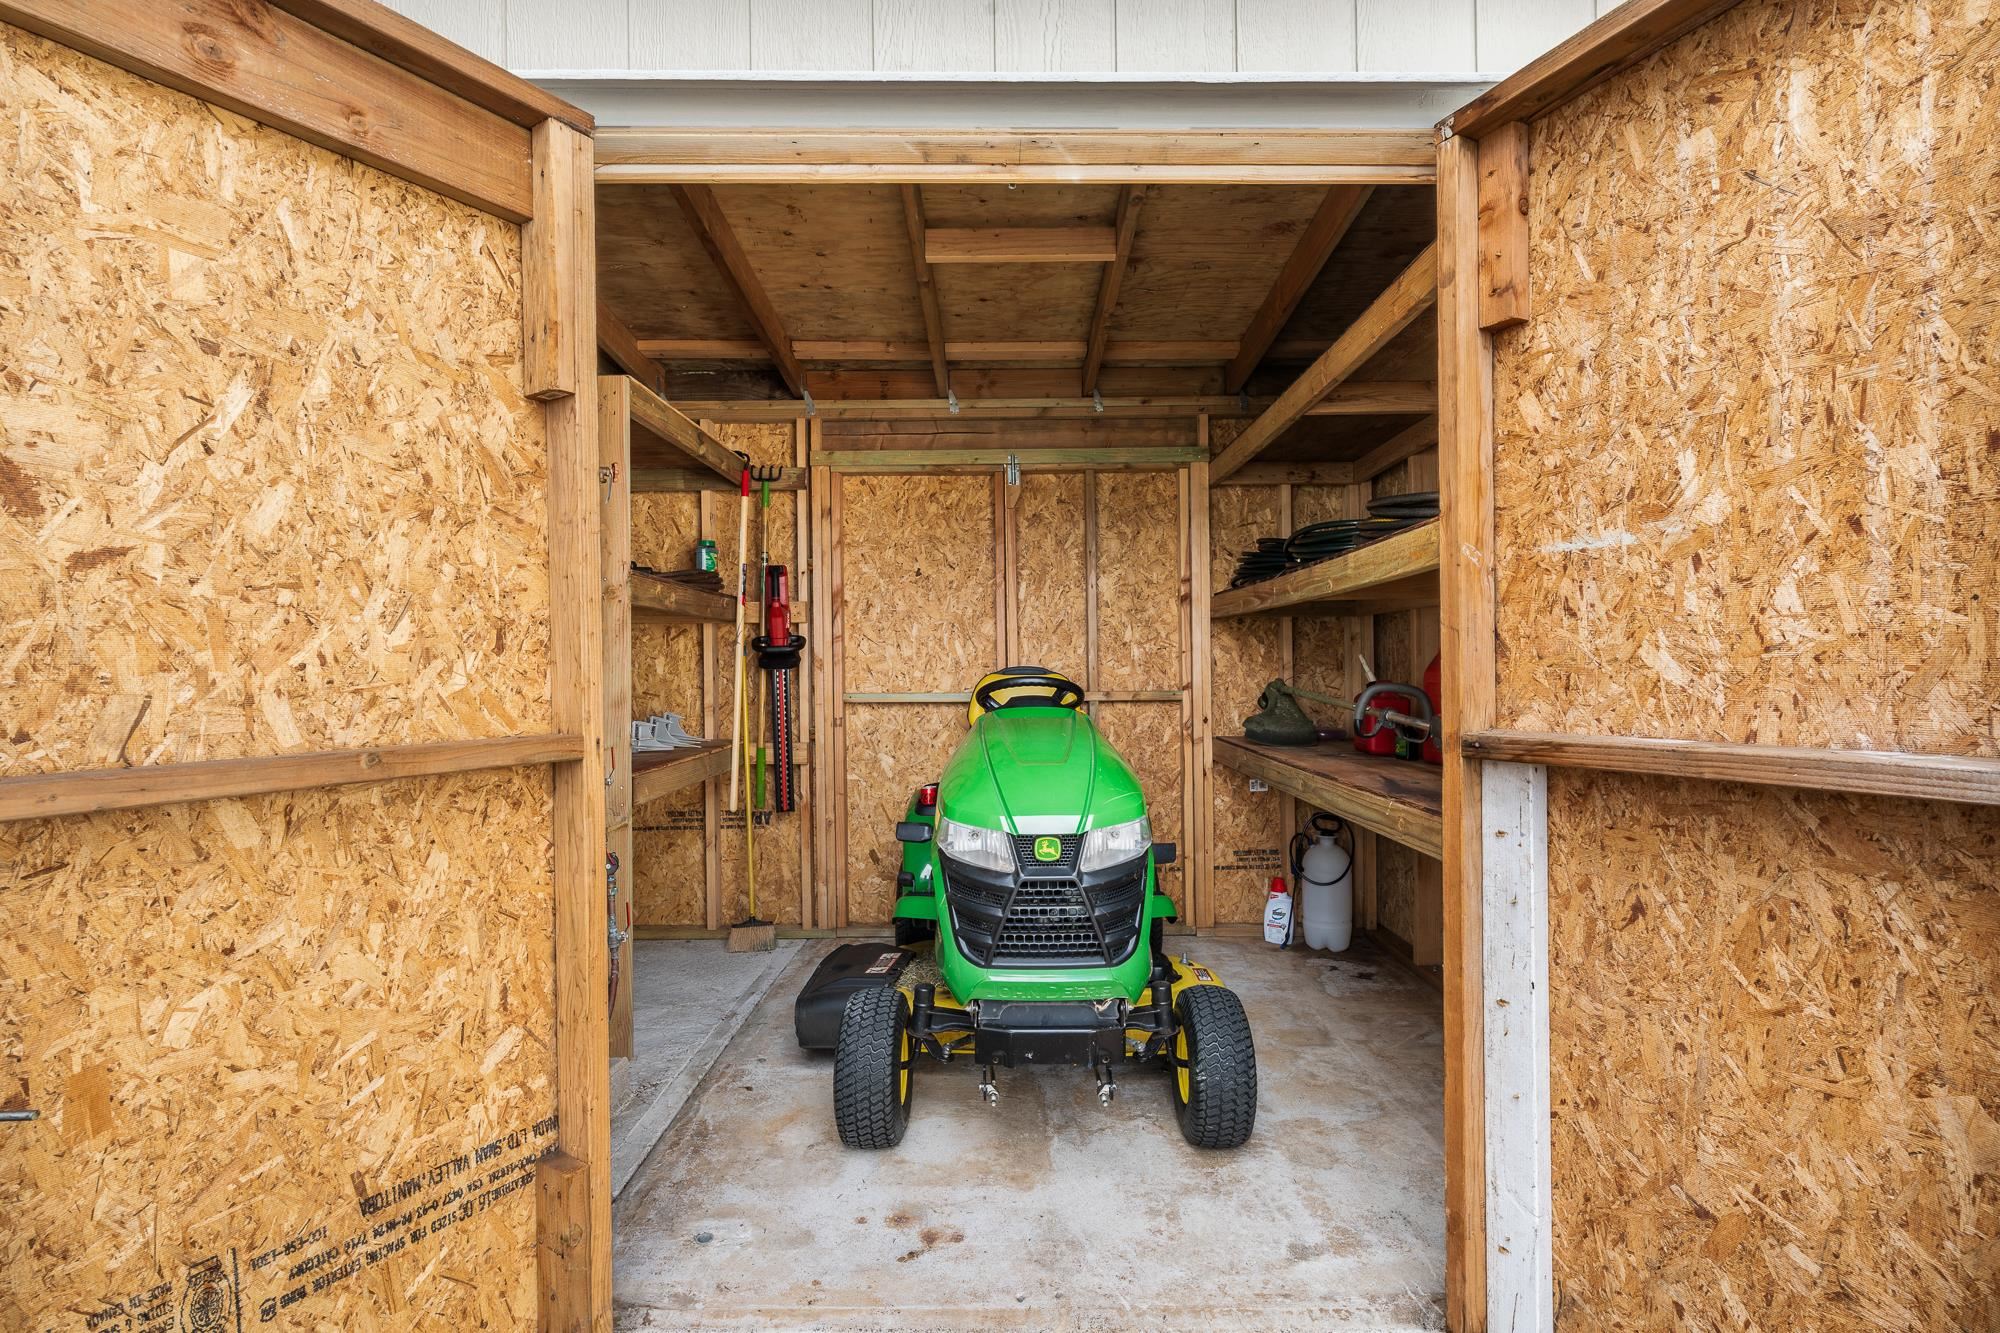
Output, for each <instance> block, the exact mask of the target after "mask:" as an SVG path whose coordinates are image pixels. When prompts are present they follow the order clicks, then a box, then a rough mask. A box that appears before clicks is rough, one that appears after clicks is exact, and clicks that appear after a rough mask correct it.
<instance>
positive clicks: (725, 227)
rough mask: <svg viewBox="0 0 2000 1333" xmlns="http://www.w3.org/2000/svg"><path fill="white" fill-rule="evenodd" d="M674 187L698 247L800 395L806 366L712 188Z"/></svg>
mask: <svg viewBox="0 0 2000 1333" xmlns="http://www.w3.org/2000/svg"><path fill="white" fill-rule="evenodd" d="M673 191H674V200H675V202H677V203H678V204H680V206H681V212H682V214H684V215H685V216H686V218H687V222H688V226H689V227H690V228H692V229H693V231H694V234H695V236H696V238H697V239H698V240H700V241H701V246H702V249H704V250H706V251H708V257H709V258H710V259H712V260H714V261H715V267H716V268H717V270H718V271H720V272H721V274H722V277H723V280H724V281H725V282H727V283H728V284H729V286H730V289H731V290H732V291H733V292H734V293H735V295H736V300H737V303H738V304H739V305H741V306H742V307H743V313H744V314H745V315H747V316H749V319H750V324H751V326H752V327H753V328H755V329H756V330H757V337H758V338H759V339H760V340H761V341H762V342H763V344H764V349H765V350H766V351H767V352H769V353H770V356H771V360H772V361H773V363H775V364H776V366H777V368H778V375H779V377H780V378H782V379H783V380H784V381H785V387H786V388H788V389H790V390H791V391H792V392H793V393H794V394H797V395H800V396H803V395H804V394H805V391H806V373H805V370H804V368H802V367H801V366H800V365H799V359H798V357H797V356H796V355H794V354H793V352H792V343H791V339H789V338H787V337H786V336H785V326H784V322H783V321H782V320H780V319H779V318H778V308H777V307H776V306H774V305H772V304H771V298H770V296H769V295H768V294H767V293H766V292H765V291H764V284H763V283H761V282H759V281H758V280H757V273H756V270H754V269H753V268H751V266H750V257H749V256H748V255H746V254H745V253H744V252H743V246H742V243H741V242H739V241H738V240H737V239H736V233H735V231H734V230H732V229H731V228H730V225H729V219H728V218H726V217H724V216H723V213H722V206H721V205H720V204H719V203H717V202H716V199H715V191H714V190H711V189H710V188H709V187H708V186H706V185H676V186H674V187H673Z"/></svg>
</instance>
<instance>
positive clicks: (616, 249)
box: [597, 185, 756, 339]
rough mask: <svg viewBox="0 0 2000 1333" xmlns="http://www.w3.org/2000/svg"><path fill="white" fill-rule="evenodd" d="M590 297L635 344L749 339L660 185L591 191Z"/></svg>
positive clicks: (731, 300) (739, 311)
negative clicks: (593, 254)
mask: <svg viewBox="0 0 2000 1333" xmlns="http://www.w3.org/2000/svg"><path fill="white" fill-rule="evenodd" d="M597 291H598V299H599V300H601V301H602V302H603V303H604V304H605V305H606V306H608V307H610V308H611V309H612V310H614V311H616V312H617V314H618V318H620V319H622V320H624V321H625V324H626V326H627V327H628V328H630V329H631V330H632V332H633V333H634V334H635V335H637V336H638V337H641V338H743V339H754V338H755V337H756V332H755V330H753V329H752V328H751V327H750V322H749V320H748V319H746V318H745V317H744V314H743V308H742V306H741V305H739V304H738V303H737V300H736V297H735V294H734V293H732V292H731V291H730V290H729V285H728V284H727V283H726V282H724V281H723V280H722V276H721V275H720V274H718V273H717V272H716V271H715V265H714V264H712V263H711V262H710V261H709V258H708V255H707V254H706V253H704V252H703V250H702V248H701V243H700V242H699V241H697V240H696V239H695V237H694V233H693V232H691V231H690V230H688V225H687V220H686V218H684V217H683V216H682V215H681V210H680V207H679V205H677V204H675V203H674V199H673V195H672V194H671V193H670V189H669V187H668V186H665V185H600V186H598V187H597Z"/></svg>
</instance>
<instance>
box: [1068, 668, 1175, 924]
mask: <svg viewBox="0 0 2000 1333" xmlns="http://www.w3.org/2000/svg"><path fill="white" fill-rule="evenodd" d="M1090 719H1091V721H1092V723H1094V724H1095V725H1096V727H1097V730H1098V732H1099V733H1100V734H1101V735H1102V736H1103V737H1104V739H1105V740H1106V741H1108V742H1109V743H1110V745H1111V748H1112V749H1114V750H1116V751H1117V752H1118V754H1119V757H1120V758H1122V759H1124V761H1125V762H1126V763H1127V764H1128V765H1130V766H1131V769H1132V772H1133V774H1134V775H1136V776H1137V777H1138V779H1139V789H1140V790H1141V791H1143V792H1145V793H1146V817H1147V818H1149V819H1151V820H1152V821H1153V837H1154V839H1155V840H1156V841H1159V842H1171V843H1174V844H1176V845H1177V846H1178V847H1179V848H1181V849H1183V850H1188V844H1187V840H1186V839H1185V838H1183V837H1182V836H1181V833H1182V829H1181V706H1180V705H1179V704H1178V703H1096V704H1092V705H1091V706H1090ZM1185 866H1186V862H1185V860H1184V859H1176V861H1175V862H1174V864H1173V865H1170V866H1162V867H1161V868H1160V890H1161V892H1163V893H1165V894H1166V895H1167V896H1168V897H1169V898H1172V899H1173V900H1174V902H1175V903H1176V904H1177V905H1178V906H1179V907H1180V908H1181V909H1182V911H1183V913H1186V911H1187V909H1188V901H1187V898H1186V896H1185V887H1186V883H1187V881H1186V879H1185V878H1184V877H1183V873H1182V872H1183V870H1184V869H1185Z"/></svg>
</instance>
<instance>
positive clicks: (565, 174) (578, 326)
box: [521, 121, 611, 1330]
mask: <svg viewBox="0 0 2000 1333" xmlns="http://www.w3.org/2000/svg"><path fill="white" fill-rule="evenodd" d="M534 145H535V170H534V175H533V179H534V184H535V203H534V220H533V221H532V222H530V223H529V224H528V225H527V226H526V227H525V228H523V230H522V236H521V241H522V251H523V254H524V256H525V257H535V256H539V257H540V258H539V259H538V260H537V265H538V268H537V271H536V273H535V278H536V280H535V281H532V282H527V281H524V283H523V291H522V299H523V302H524V314H523V320H522V323H523V329H524V350H525V352H526V353H527V358H526V359H527V362H528V363H529V365H530V366H532V367H533V368H534V372H535V374H536V376H537V381H536V382H538V383H539V384H540V385H541V386H542V388H543V389H544V390H545V391H546V392H545V402H544V405H543V409H542V422H543V432H544V435H545V436H546V438H547V441H548V446H547V447H548V475H549V482H548V487H549V655H550V660H551V667H550V690H549V693H550V699H551V704H552V708H553V712H554V715H555V722H556V725H557V726H558V727H560V728H561V729H562V730H564V731H569V732H575V733H576V734H578V735H580V736H581V737H582V738H583V745H584V754H585V756H586V757H585V759H584V760H583V761H582V762H581V763H575V764H563V765H561V766H559V767H558V768H557V769H556V771H555V799H554V839H555V862H554V869H555V956H556V1028H555V1058H556V1112H557V1117H558V1126H559V1127H558V1129H557V1139H556V1147H557V1149H558V1150H559V1151H560V1152H562V1153H564V1154H565V1155H567V1156H568V1157H570V1158H572V1159H574V1160H575V1161H576V1162H577V1163H578V1164H579V1168H580V1171H579V1174H577V1175H576V1176H575V1177H574V1179H571V1180H570V1181H569V1182H568V1183H567V1184H566V1186H565V1188H564V1189H563V1190H562V1191H561V1192H560V1194H561V1198H560V1199H559V1200H556V1201H551V1200H550V1196H549V1194H548V1192H546V1191H544V1192H543V1194H542V1199H543V1201H544V1202H545V1203H549V1204H550V1206H551V1207H554V1206H555V1202H560V1203H561V1204H562V1205H563V1207H562V1209H561V1211H560V1212H556V1213H544V1214H543V1215H542V1216H541V1218H540V1219H539V1221H538V1225H539V1230H540V1236H541V1245H542V1247H543V1255H544V1258H545V1259H548V1257H549V1256H550V1254H551V1253H552V1252H555V1253H560V1255H562V1256H563V1257H564V1259H563V1262H561V1263H560V1264H556V1263H554V1262H553V1261H552V1260H551V1261H550V1262H549V1263H548V1265H547V1266H545V1267H544V1269H543V1272H544V1276H545V1277H547V1278H548V1279H549V1280H551V1281H552V1282H553V1283H554V1286H553V1289H552V1290H550V1291H547V1292H545V1293H544V1295H545V1306H544V1308H545V1310H547V1311H549V1312H550V1314H551V1323H552V1326H553V1327H559V1328H566V1329H568V1328H577V1329H590V1330H598V1329H605V1328H608V1327H609V1326H610V1320H611V1087H610V1060H609V1058H608V1054H607V1053H608V1051H609V1049H610V1031H609V1023H610V1015H609V1013H608V1012H607V1004H606V995H607V988H608V981H609V978H608V976H607V967H608V964H609V950H608V949H607V948H606V947H605V934H606V927H607V925H608V921H607V916H608V913H607V904H606V901H605V892H604V889H605V881H604V852H605V786H604V772H605V762H604V756H605V747H606V737H605V717H604V682H603V680H602V675H603V671H604V643H603V634H604V620H603V613H602V611H601V609H600V603H601V601H602V591H603V587H604V574H603V548H602V544H601V540H600V537H599V533H598V528H599V524H600V521H601V514H602V506H601V502H600V499H599V496H600V491H599V488H598V482H597V477H598V472H597V469H598V442H597V402H596V399H595V395H594V394H583V393H582V392H581V391H582V390H583V389H584V388H585V387H586V386H591V385H594V384H595V383H596V375H597V347H596V340H595V338H594V337H593V336H592V332H591V331H593V330H594V329H595V327H596V322H597V321H596V274H597V260H596V234H597V233H596V223H595V216H594V205H593V199H594V190H593V186H592V184H591V175H590V166H591V151H590V140H589V139H588V138H586V137H585V136H584V135H582V134H579V133H578V132H577V131H576V130H574V129H572V128H570V127H569V126H567V125H564V124H562V123H560V122H557V121H544V122H542V123H541V124H540V125H538V126H536V127H535V130H534ZM556 391H560V395H561V396H554V397H549V396H547V393H551V392H556ZM578 1227H581V1229H582V1234H581V1235H580V1236H578V1235H575V1234H574V1233H575V1231H576V1229H577V1228H578Z"/></svg>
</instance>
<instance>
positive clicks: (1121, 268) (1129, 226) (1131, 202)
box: [1083, 185, 1146, 393]
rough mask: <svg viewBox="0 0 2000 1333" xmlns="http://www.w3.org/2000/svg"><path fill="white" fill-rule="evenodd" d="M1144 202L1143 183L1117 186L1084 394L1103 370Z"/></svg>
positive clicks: (1092, 321)
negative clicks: (1113, 225)
mask: <svg viewBox="0 0 2000 1333" xmlns="http://www.w3.org/2000/svg"><path fill="white" fill-rule="evenodd" d="M1145 201H1146V187H1145V186H1143V185H1126V186H1121V187H1120V188H1119V191H1118V222H1117V228H1116V235H1115V238H1114V242H1113V244H1114V247H1115V248H1114V249H1113V251H1112V255H1111V261H1110V262H1109V263H1108V264H1106V265H1105V266H1104V281H1103V282H1102V283H1101V284H1099V286H1098V288H1097V308H1096V310H1094V311H1093V312H1092V313H1091V316H1090V337H1089V338H1088V339H1087V341H1088V343H1089V347H1088V350H1086V351H1085V353H1084V357H1083V391H1084V392H1085V393H1091V392H1094V391H1095V390H1096V388H1097V376H1098V372H1100V371H1101V370H1103V369H1104V351H1105V346H1106V344H1107V343H1108V342H1109V340H1110V337H1111V312H1112V311H1113V310H1115V309H1117V308H1118V288H1119V287H1120V286H1121V285H1122V284H1123V283H1124V281H1125V266H1126V265H1127V264H1129V263H1131V261H1132V237H1133V236H1134V235H1135V234H1136V233H1137V232H1138V230H1139V206H1140V205H1141V204H1143V203H1144V202H1145Z"/></svg>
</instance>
